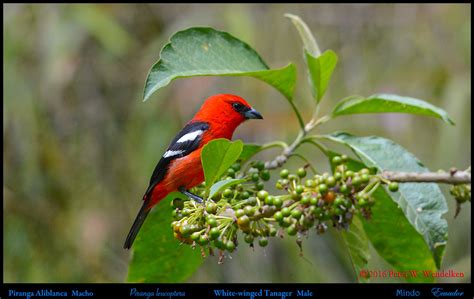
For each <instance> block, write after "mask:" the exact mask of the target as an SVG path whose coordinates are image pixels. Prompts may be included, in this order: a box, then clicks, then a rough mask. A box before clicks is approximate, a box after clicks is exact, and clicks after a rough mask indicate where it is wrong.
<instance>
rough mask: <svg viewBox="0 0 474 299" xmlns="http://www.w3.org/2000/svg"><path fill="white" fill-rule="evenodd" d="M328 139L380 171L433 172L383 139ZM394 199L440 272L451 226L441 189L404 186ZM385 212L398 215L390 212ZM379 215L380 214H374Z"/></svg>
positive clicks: (339, 135) (338, 136) (426, 185)
mask: <svg viewBox="0 0 474 299" xmlns="http://www.w3.org/2000/svg"><path fill="white" fill-rule="evenodd" d="M325 138H328V139H330V140H332V141H336V142H339V143H342V144H345V145H347V146H349V147H350V148H351V149H352V150H353V151H354V152H355V153H356V154H357V155H358V156H359V157H360V159H361V160H362V162H363V163H364V164H366V165H368V166H374V167H377V169H379V170H380V171H383V170H390V171H406V172H427V171H429V170H428V169H427V168H425V167H424V166H423V164H422V163H421V162H420V161H419V160H418V159H417V158H416V157H415V156H414V155H413V154H411V153H409V152H408V151H406V150H405V149H404V148H403V147H401V146H400V145H398V144H396V143H394V142H393V141H391V140H388V139H385V138H382V137H377V136H369V137H356V136H352V135H350V134H347V133H334V134H332V135H326V136H325ZM390 198H391V201H392V202H393V203H394V207H395V206H398V207H400V209H401V211H403V214H404V215H405V217H406V218H407V219H408V221H409V222H410V224H411V225H412V226H413V227H414V228H415V229H416V231H417V232H418V233H419V234H421V235H422V236H423V238H424V240H425V242H426V244H427V245H428V247H429V249H430V250H431V253H432V255H433V258H434V260H435V262H436V267H437V268H440V266H441V261H442V257H443V254H444V250H445V248H446V243H447V238H448V224H447V222H446V220H445V219H443V218H442V215H443V214H445V213H446V212H447V211H448V208H447V204H446V199H445V198H444V195H443V193H442V192H441V190H440V189H439V187H438V185H437V184H433V183H403V184H400V187H399V191H398V192H394V193H393V192H391V193H390ZM384 208H386V206H384ZM396 210H397V211H400V210H399V209H396ZM381 212H382V213H394V211H391V210H388V209H387V210H384V211H381ZM375 214H376V211H374V215H375ZM384 221H385V219H384ZM380 227H382V226H379V229H380Z"/></svg>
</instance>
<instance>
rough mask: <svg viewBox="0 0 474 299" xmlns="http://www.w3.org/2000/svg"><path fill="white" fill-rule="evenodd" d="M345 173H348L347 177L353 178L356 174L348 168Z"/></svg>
mask: <svg viewBox="0 0 474 299" xmlns="http://www.w3.org/2000/svg"><path fill="white" fill-rule="evenodd" d="M345 175H346V178H351V177H353V176H354V172H353V171H352V170H347V171H346V173H345Z"/></svg>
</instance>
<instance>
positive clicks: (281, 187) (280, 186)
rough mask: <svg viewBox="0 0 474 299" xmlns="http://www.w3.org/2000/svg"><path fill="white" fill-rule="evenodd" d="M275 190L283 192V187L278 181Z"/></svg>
mask: <svg viewBox="0 0 474 299" xmlns="http://www.w3.org/2000/svg"><path fill="white" fill-rule="evenodd" d="M275 188H277V189H278V190H283V185H282V184H281V183H280V182H279V181H278V182H276V184H275Z"/></svg>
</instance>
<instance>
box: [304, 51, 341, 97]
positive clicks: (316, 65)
mask: <svg viewBox="0 0 474 299" xmlns="http://www.w3.org/2000/svg"><path fill="white" fill-rule="evenodd" d="M305 57H306V64H307V65H308V75H309V81H310V84H311V92H312V93H313V97H314V98H315V99H316V102H318V103H319V102H320V101H321V99H322V98H323V96H324V94H325V93H326V90H327V88H328V84H329V80H330V79H331V76H332V73H333V71H334V68H335V67H336V64H337V60H338V58H337V55H336V53H334V51H332V50H327V51H324V53H323V54H321V56H319V57H315V56H313V55H311V54H310V53H308V52H307V51H305Z"/></svg>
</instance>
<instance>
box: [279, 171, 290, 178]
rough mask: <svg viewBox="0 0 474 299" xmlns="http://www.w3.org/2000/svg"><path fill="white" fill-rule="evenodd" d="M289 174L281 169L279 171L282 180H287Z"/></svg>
mask: <svg viewBox="0 0 474 299" xmlns="http://www.w3.org/2000/svg"><path fill="white" fill-rule="evenodd" d="M289 174H290V171H288V169H282V170H281V171H280V177H281V178H282V179H286V178H288V175H289Z"/></svg>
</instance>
